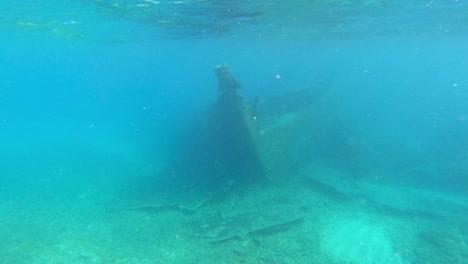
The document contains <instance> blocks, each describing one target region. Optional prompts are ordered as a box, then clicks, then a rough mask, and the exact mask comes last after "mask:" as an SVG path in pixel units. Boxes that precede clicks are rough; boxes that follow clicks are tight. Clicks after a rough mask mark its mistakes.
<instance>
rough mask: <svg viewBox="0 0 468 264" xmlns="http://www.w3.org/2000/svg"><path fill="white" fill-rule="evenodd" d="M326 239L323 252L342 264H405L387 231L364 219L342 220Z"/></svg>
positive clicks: (334, 224)
mask: <svg viewBox="0 0 468 264" xmlns="http://www.w3.org/2000/svg"><path fill="white" fill-rule="evenodd" d="M322 237H323V242H322V248H323V250H324V251H325V252H326V253H327V254H328V255H330V256H331V257H332V258H334V259H335V260H337V261H338V262H339V263H359V264H371V263H372V264H375V263H385V264H402V263H405V262H404V261H403V259H402V257H401V256H400V255H399V254H398V253H397V252H395V250H394V249H393V246H392V243H391V241H390V240H389V239H388V237H387V235H386V232H385V229H384V228H383V227H381V226H377V225H372V224H369V223H367V222H366V221H365V220H362V219H358V218H348V219H339V220H338V221H337V222H334V223H333V224H331V225H330V226H329V227H328V228H326V229H325V230H324V231H323V236H322Z"/></svg>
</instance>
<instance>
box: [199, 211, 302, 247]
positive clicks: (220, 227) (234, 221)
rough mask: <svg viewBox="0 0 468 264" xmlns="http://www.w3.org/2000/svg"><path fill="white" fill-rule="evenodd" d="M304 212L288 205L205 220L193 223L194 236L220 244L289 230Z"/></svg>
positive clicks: (221, 215) (232, 213) (239, 212)
mask: <svg viewBox="0 0 468 264" xmlns="http://www.w3.org/2000/svg"><path fill="white" fill-rule="evenodd" d="M302 216H303V211H302V210H301V208H298V207H291V206H288V205H282V206H271V207H261V208H252V209H249V210H243V211H238V212H231V213H229V214H220V215H218V216H214V217H210V218H205V219H201V220H198V221H196V222H194V223H193V229H194V230H193V231H194V235H198V236H201V237H204V238H207V239H209V240H210V241H211V242H220V241H225V240H229V239H232V238H237V237H242V236H245V235H248V234H251V233H255V232H260V231H265V232H267V231H275V230H278V229H284V228H289V227H290V224H291V223H293V222H296V221H298V220H300V219H301V218H302Z"/></svg>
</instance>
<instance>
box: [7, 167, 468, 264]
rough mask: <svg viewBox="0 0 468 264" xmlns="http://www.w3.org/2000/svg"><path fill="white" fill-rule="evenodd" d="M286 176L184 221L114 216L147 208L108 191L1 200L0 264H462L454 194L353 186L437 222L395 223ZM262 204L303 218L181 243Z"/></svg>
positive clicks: (170, 214) (324, 171)
mask: <svg viewBox="0 0 468 264" xmlns="http://www.w3.org/2000/svg"><path fill="white" fill-rule="evenodd" d="M310 168H314V169H310ZM57 173H59V174H61V176H64V175H66V173H67V172H66V169H63V171H60V172H57ZM114 173H116V174H117V173H118V172H115V171H114ZM308 173H310V174H313V175H317V176H319V177H327V178H328V179H338V178H339V177H335V176H337V174H339V173H342V172H337V171H335V170H333V169H332V168H327V167H322V168H320V166H310V167H309V169H308ZM290 176H292V177H290V179H291V180H287V181H283V182H282V183H281V184H278V183H275V182H274V181H271V182H270V183H267V184H259V185H257V184H253V185H250V186H244V187H242V189H237V190H232V191H231V192H229V193H226V195H225V196H223V197H222V198H219V199H215V200H213V201H210V202H209V203H206V204H205V205H203V206H202V207H200V208H199V209H198V210H197V211H196V212H194V213H185V212H181V211H178V210H167V211H160V212H154V211H146V210H129V211H126V210H123V211H120V210H116V208H117V209H118V208H125V206H126V205H127V204H128V200H133V201H135V200H138V199H141V201H143V203H148V202H147V201H148V199H152V198H148V197H145V194H142V193H141V194H136V193H134V192H132V191H129V190H128V189H129V186H132V185H129V184H128V183H126V184H127V185H126V186H125V187H123V186H121V187H122V188H118V187H116V185H115V184H114V185H113V186H114V187H113V188H114V189H111V190H109V189H108V187H107V190H106V187H105V184H102V183H96V182H92V184H88V186H86V184H84V185H83V184H81V185H79V186H74V187H71V186H68V187H67V188H68V189H65V188H64V189H62V190H60V189H59V188H57V187H58V186H55V187H49V188H47V187H43V188H41V187H34V188H31V189H29V190H24V191H25V192H24V193H22V194H20V195H18V194H16V193H10V194H9V195H8V194H7V193H5V192H2V202H1V204H0V210H1V215H2V217H1V218H0V235H1V237H2V240H1V242H0V243H1V244H0V245H1V246H0V256H1V259H2V261H1V263H465V260H466V259H467V258H468V256H467V245H466V241H467V236H466V235H467V232H466V228H467V226H466V224H467V223H466V218H465V216H464V212H463V210H466V206H467V204H466V197H465V196H464V194H463V193H459V194H456V193H443V192H440V191H433V190H430V189H417V188H414V187H408V186H396V185H391V184H382V183H379V182H378V176H377V175H376V180H375V181H374V182H372V181H370V182H366V181H362V182H358V183H357V184H356V188H359V189H360V190H361V191H365V192H367V193H369V194H372V192H378V193H379V195H378V197H379V199H380V200H381V202H382V203H391V204H392V205H393V206H401V207H405V206H409V207H410V208H414V206H415V205H417V206H418V207H417V208H425V209H427V210H432V212H434V213H437V214H440V215H439V217H433V216H432V215H429V216H426V215H419V216H418V214H417V213H416V214H408V215H404V214H403V215H398V214H397V215H395V214H388V213H386V211H384V210H382V211H380V210H378V209H377V210H376V209H375V208H373V207H371V206H369V205H368V204H367V201H366V200H365V199H356V200H353V201H351V202H346V201H338V200H336V199H333V198H330V197H326V196H323V195H320V193H317V192H314V191H312V190H311V189H310V188H307V187H306V186H305V185H304V184H301V183H299V182H297V181H295V180H293V179H294V175H290ZM338 176H343V175H338ZM138 181H139V182H140V183H141V182H144V181H145V179H144V178H141V179H139V180H138ZM138 181H136V182H138ZM335 184H337V185H340V184H342V183H339V182H335ZM133 187H134V188H135V190H137V189H139V188H140V187H141V186H137V184H135V185H134V186H133ZM401 197H403V198H401ZM400 198H401V199H400ZM137 202H138V201H137ZM271 203H281V204H285V205H291V206H294V205H301V206H304V207H305V208H306V209H305V213H304V216H303V218H302V219H301V220H300V221H297V222H294V223H292V224H291V225H289V226H288V227H287V228H284V229H281V230H272V231H268V230H267V231H262V232H259V233H251V234H248V235H245V236H240V237H238V238H233V239H229V240H226V241H221V242H216V243H213V242H210V241H209V240H208V239H205V238H202V237H197V236H193V235H191V234H192V231H191V230H190V228H191V223H192V222H193V221H195V220H197V219H199V218H201V217H205V216H210V215H215V214H217V213H219V212H229V211H232V210H236V208H255V207H258V206H261V205H262V204H271ZM440 206H445V208H443V209H440ZM437 208H439V209H437ZM465 213H466V211H465Z"/></svg>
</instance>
